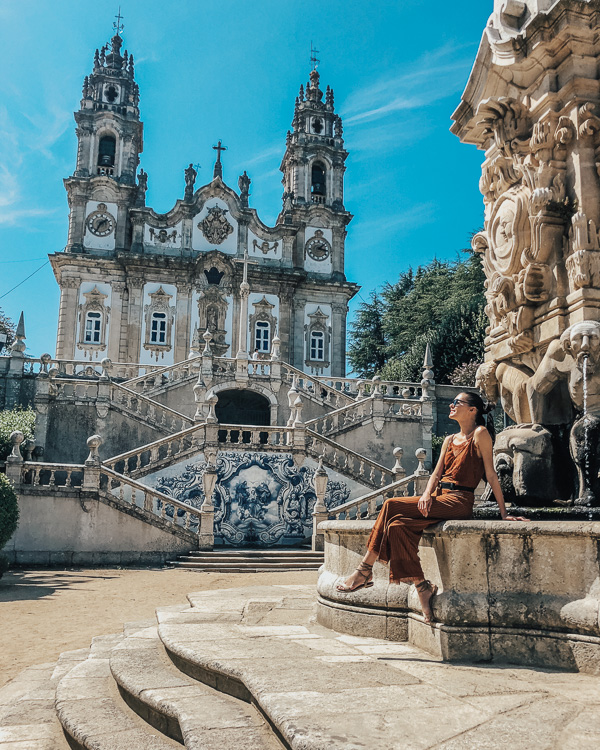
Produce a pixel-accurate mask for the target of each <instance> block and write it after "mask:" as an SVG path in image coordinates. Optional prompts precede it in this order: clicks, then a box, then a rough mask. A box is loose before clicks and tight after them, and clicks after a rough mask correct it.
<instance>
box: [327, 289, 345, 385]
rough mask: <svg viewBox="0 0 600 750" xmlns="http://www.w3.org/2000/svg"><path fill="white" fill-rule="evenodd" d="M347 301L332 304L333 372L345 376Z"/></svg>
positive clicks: (335, 374)
mask: <svg viewBox="0 0 600 750" xmlns="http://www.w3.org/2000/svg"><path fill="white" fill-rule="evenodd" d="M347 313H348V305H347V304H346V302H345V301H344V302H334V303H333V304H332V306H331V316H332V320H331V374H332V375H334V376H337V377H341V378H343V377H344V375H345V374H346V315H347Z"/></svg>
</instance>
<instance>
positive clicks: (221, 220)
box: [198, 206, 233, 245]
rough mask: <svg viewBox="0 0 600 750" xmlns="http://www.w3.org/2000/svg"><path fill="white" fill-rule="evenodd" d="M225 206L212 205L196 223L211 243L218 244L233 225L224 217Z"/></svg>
mask: <svg viewBox="0 0 600 750" xmlns="http://www.w3.org/2000/svg"><path fill="white" fill-rule="evenodd" d="M226 213H227V209H226V208H221V207H220V206H213V207H212V208H209V209H208V214H207V215H206V216H205V217H204V219H202V221H201V222H200V223H199V224H198V229H199V230H200V231H201V232H202V234H203V235H204V237H205V238H206V240H207V241H208V242H210V243H211V244H212V245H220V244H221V243H222V242H225V240H226V239H227V238H228V237H229V235H230V234H231V233H232V232H233V226H232V225H231V224H230V223H229V222H228V221H227V219H226V218H225V214H226Z"/></svg>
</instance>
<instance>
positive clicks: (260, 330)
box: [254, 320, 271, 352]
mask: <svg viewBox="0 0 600 750" xmlns="http://www.w3.org/2000/svg"><path fill="white" fill-rule="evenodd" d="M270 333H271V326H270V325H269V323H268V322H267V321H266V320H257V321H256V324H255V327H254V348H255V349H258V351H259V352H269V351H270V350H271V336H270Z"/></svg>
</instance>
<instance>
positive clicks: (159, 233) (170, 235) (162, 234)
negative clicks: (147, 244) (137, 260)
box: [149, 227, 177, 245]
mask: <svg viewBox="0 0 600 750" xmlns="http://www.w3.org/2000/svg"><path fill="white" fill-rule="evenodd" d="M149 234H150V239H151V240H152V241H153V242H159V243H160V244H161V245H164V244H165V243H167V242H176V241H177V230H176V229H174V230H173V231H172V232H169V231H167V230H166V229H154V228H153V227H150V230H149Z"/></svg>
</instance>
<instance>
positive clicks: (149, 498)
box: [144, 492, 154, 513]
mask: <svg viewBox="0 0 600 750" xmlns="http://www.w3.org/2000/svg"><path fill="white" fill-rule="evenodd" d="M153 509H154V496H153V495H152V493H151V492H144V510H147V511H148V512H149V513H152V511H153Z"/></svg>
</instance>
